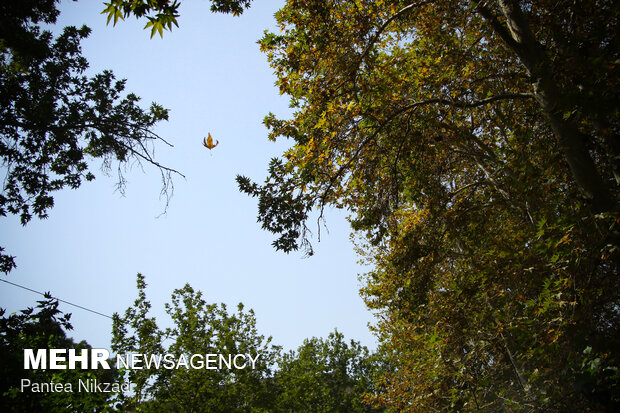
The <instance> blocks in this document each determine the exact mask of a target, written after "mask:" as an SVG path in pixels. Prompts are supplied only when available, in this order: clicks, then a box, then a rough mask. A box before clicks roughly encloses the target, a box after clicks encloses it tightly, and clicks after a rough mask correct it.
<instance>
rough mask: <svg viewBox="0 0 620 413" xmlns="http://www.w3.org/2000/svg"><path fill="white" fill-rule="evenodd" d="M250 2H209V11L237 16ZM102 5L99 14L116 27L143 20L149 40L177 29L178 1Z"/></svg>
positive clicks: (115, 1)
mask: <svg viewBox="0 0 620 413" xmlns="http://www.w3.org/2000/svg"><path fill="white" fill-rule="evenodd" d="M251 2H252V0H211V11H212V12H218V13H232V14H233V15H234V16H239V15H240V14H242V13H243V10H244V9H246V8H248V7H250V3H251ZM104 5H105V6H106V8H105V9H104V10H103V11H102V12H101V13H102V14H107V16H108V24H109V23H110V21H112V20H113V24H114V25H116V23H117V22H118V21H119V20H125V18H127V17H129V16H132V15H133V16H134V17H136V18H137V19H140V18H145V19H146V20H148V22H147V23H146V25H145V26H144V28H145V29H148V28H149V27H150V28H151V38H152V37H153V36H154V35H155V33H159V35H160V36H161V37H163V35H164V30H170V31H171V30H172V25H173V24H174V25H175V26H177V27H179V24H178V21H177V17H179V13H178V10H179V6H180V5H181V1H180V0H174V1H172V2H170V1H168V0H146V1H145V0H111V1H110V2H109V3H104Z"/></svg>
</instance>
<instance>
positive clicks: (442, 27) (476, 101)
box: [238, 0, 620, 411]
mask: <svg viewBox="0 0 620 413" xmlns="http://www.w3.org/2000/svg"><path fill="white" fill-rule="evenodd" d="M618 12H619V8H618V5H617V4H615V2H611V1H605V0H601V1H579V0H575V1H570V2H567V3H558V2H555V1H538V2H523V1H518V0H497V1H490V2H468V1H456V2H455V1H432V2H430V1H381V0H378V1H365V0H358V1H338V0H332V1H314V0H291V1H288V2H287V4H286V6H285V7H284V8H282V9H281V10H280V11H278V13H277V14H276V18H277V20H278V23H279V30H278V31H276V32H273V33H266V34H265V36H264V38H263V39H262V40H261V42H260V45H261V49H262V50H263V51H264V52H265V53H266V54H267V56H268V58H269V60H270V62H271V64H272V66H273V68H274V69H275V73H276V75H277V77H278V82H277V84H278V86H279V88H280V90H281V92H282V93H285V94H287V95H288V96H290V102H291V106H292V107H293V108H294V110H295V113H294V115H293V117H292V118H291V119H277V118H276V117H275V116H274V115H269V116H267V117H266V119H265V124H266V125H267V127H268V128H269V129H270V136H269V137H270V139H277V138H279V137H284V138H287V139H290V140H291V144H292V146H291V148H290V149H289V150H288V151H286V152H285V153H284V155H283V157H282V158H281V159H280V160H278V161H272V163H271V166H270V169H269V175H268V177H267V179H266V181H265V183H264V184H263V185H258V184H255V183H252V182H251V181H249V180H248V179H247V178H243V177H241V178H239V179H238V182H239V183H240V189H241V190H242V191H244V192H247V193H249V194H251V195H252V196H257V197H258V198H259V216H258V219H259V221H260V222H262V224H263V228H265V229H268V230H270V231H272V232H274V233H275V234H277V236H279V238H278V240H277V241H276V242H275V243H274V245H275V246H276V247H277V248H279V249H283V250H285V251H289V250H291V249H295V248H297V247H301V246H302V245H308V239H307V238H306V232H304V231H299V230H297V229H298V228H304V227H305V225H306V222H307V220H308V216H309V212H310V210H311V209H312V208H317V209H318V211H319V215H320V216H322V214H323V209H324V208H325V207H326V206H334V207H337V208H346V209H347V210H348V211H350V213H351V215H350V221H351V225H352V228H353V230H354V231H355V235H356V238H357V240H358V245H359V252H360V255H361V256H362V259H363V260H365V261H366V262H367V263H369V264H371V265H372V266H373V267H374V269H373V270H372V271H371V272H369V273H368V274H367V275H366V277H365V279H366V286H365V288H364V289H363V291H362V293H363V295H364V297H365V299H366V301H367V303H368V305H369V307H370V308H372V309H375V310H377V311H379V312H380V314H381V317H380V321H379V323H378V325H377V331H378V334H379V336H380V338H381V339H382V340H383V342H384V343H385V345H386V348H387V349H388V352H389V354H390V355H391V361H392V363H393V365H395V366H397V368H396V369H394V370H393V371H391V372H388V373H387V374H385V375H384V377H383V379H382V380H381V381H380V383H379V388H380V389H381V392H380V393H378V396H377V397H376V398H375V401H376V402H377V403H379V404H380V405H382V406H385V407H389V408H393V409H395V410H398V411H426V410H442V411H479V410H485V411H504V410H510V411H540V410H544V411H567V410H575V409H577V410H584V411H585V410H588V409H590V410H604V409H608V410H610V411H613V410H614V409H616V408H617V406H618V404H619V403H620V395H619V391H618V390H619V389H618V385H619V384H620V375H619V374H618V368H619V367H620V355H619V354H618V351H617V348H618V346H617V344H618V342H619V339H620V330H619V328H620V325H619V321H620V320H619V318H620V312H619V311H618V309H619V308H620V300H619V296H618V294H617V291H618V260H619V258H620V256H619V249H618V240H619V235H620V234H619V229H618V222H619V221H618V213H617V207H618V194H619V192H618V191H619V186H618V185H619V182H620V175H619V174H618V170H619V169H618V166H619V165H620V164H619V163H618V161H619V159H620V158H619V157H618V154H619V153H618V147H617V145H618V142H620V141H619V140H618V132H619V129H620V128H619V127H620V117H619V114H620V107H619V105H618V102H620V99H618V96H620V89H619V87H618V86H619V85H618V78H619V77H618V70H620V66H618V59H619V57H620V56H618V51H619V50H620V47H618V46H619V45H618V36H617V32H618V23H619V20H618ZM276 166H277V167H276ZM292 200H294V202H291V201H292ZM282 211H286V212H282ZM293 211H303V214H295V213H294V212H293ZM274 223H276V224H279V225H274ZM291 229H293V230H297V232H292V231H291ZM292 234H295V235H299V238H298V239H297V241H296V242H293V241H292V240H291V235H292ZM595 360H596V361H595Z"/></svg>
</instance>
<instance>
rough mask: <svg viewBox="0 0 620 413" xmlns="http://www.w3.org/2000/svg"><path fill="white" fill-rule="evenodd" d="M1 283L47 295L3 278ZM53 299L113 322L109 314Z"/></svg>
mask: <svg viewBox="0 0 620 413" xmlns="http://www.w3.org/2000/svg"><path fill="white" fill-rule="evenodd" d="M0 281H2V282H5V283H7V284H11V285H14V286H15V287H19V288H23V289H24V290H28V291H32V292H33V293H37V294H40V295H42V296H45V294H44V293H42V292H40V291H37V290H33V289H32V288H28V287H24V286H23V285H19V284H16V283H13V282H11V281H7V280H4V279H2V278H0ZM52 298H54V299H56V300H58V301H60V302H63V303H65V304H69V305H72V306H74V307H77V308H80V309H82V310H86V311H90V312H91V313H95V314H97V315H100V316H102V317H107V318H109V319H110V320H112V317H110V316H109V315H107V314H103V313H100V312H99V311H95V310H91V309H90V308H86V307H82V306H81V305H77V304H73V303H70V302H69V301H65V300H61V299H60V298H58V297H52Z"/></svg>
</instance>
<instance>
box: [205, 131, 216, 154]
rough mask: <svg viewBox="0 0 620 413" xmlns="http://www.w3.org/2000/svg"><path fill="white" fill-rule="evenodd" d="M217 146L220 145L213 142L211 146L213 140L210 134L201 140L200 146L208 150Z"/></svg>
mask: <svg viewBox="0 0 620 413" xmlns="http://www.w3.org/2000/svg"><path fill="white" fill-rule="evenodd" d="M219 144H220V141H215V145H214V144H213V138H212V137H211V134H210V133H209V134H208V136H207V137H206V138H204V139H203V140H202V145H203V146H204V147H205V148H207V149H209V150H211V149H213V148H215V147H216V146H217V145H219Z"/></svg>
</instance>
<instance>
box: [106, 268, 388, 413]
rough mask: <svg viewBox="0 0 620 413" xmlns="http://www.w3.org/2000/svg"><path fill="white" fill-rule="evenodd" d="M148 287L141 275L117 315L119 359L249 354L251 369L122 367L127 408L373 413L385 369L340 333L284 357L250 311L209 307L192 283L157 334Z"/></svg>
mask: <svg viewBox="0 0 620 413" xmlns="http://www.w3.org/2000/svg"><path fill="white" fill-rule="evenodd" d="M150 307H151V305H150V302H149V301H148V300H147V298H146V282H145V279H144V277H143V276H142V275H140V274H139V275H138V299H137V300H136V301H135V303H134V305H133V306H132V307H130V308H128V309H127V311H126V312H125V314H124V316H122V317H121V316H119V315H118V314H116V315H115V316H114V326H113V339H112V348H113V350H114V351H115V352H117V353H118V354H127V353H138V354H155V355H156V354H174V355H175V356H176V357H179V356H180V355H182V354H183V355H193V354H200V355H204V354H222V355H224V356H226V355H228V354H231V355H236V354H251V355H252V357H257V362H256V365H255V368H254V369H251V368H246V369H235V368H233V369H228V368H227V367H225V366H224V367H223V368H222V369H213V370H210V369H191V368H190V369H186V368H183V367H181V368H179V369H163V368H160V369H155V368H150V369H147V368H145V369H141V370H126V371H124V372H123V374H124V376H125V379H126V380H129V381H130V382H131V383H133V384H134V385H135V388H134V390H135V391H134V393H133V394H130V395H123V396H122V397H121V399H122V402H121V404H122V408H123V409H124V410H125V411H127V410H131V409H136V410H139V411H153V412H163V411H175V412H196V411H199V412H250V411H251V412H292V411H294V412H298V411H308V412H371V411H376V410H375V409H374V408H372V407H370V406H369V405H367V404H366V403H365V395H366V394H370V393H373V392H375V387H374V384H373V377H374V376H375V375H376V374H377V372H378V371H379V369H380V368H383V367H384V364H382V363H381V359H380V356H379V355H378V354H370V353H369V351H368V349H366V348H365V347H363V346H361V345H360V344H359V343H357V342H355V341H353V340H351V342H350V343H347V342H346V341H345V340H344V337H343V335H342V334H340V333H339V332H338V331H335V332H334V333H332V334H330V335H329V337H328V338H327V339H317V338H312V339H309V340H306V341H304V343H303V344H302V345H301V346H300V347H299V349H298V350H297V351H290V352H288V353H285V354H281V348H280V347H279V346H275V345H273V344H271V337H269V338H265V337H264V336H262V335H259V334H258V332H257V328H256V317H255V315H254V312H253V311H252V310H248V311H246V310H244V307H243V305H242V304H239V306H238V308H237V311H236V312H234V313H229V312H228V310H227V308H226V306H225V305H224V304H219V305H218V304H209V303H207V302H205V300H204V299H203V298H202V293H201V292H199V291H195V290H194V289H193V288H192V287H191V286H189V285H185V286H184V287H183V288H181V289H178V290H175V291H174V292H173V294H172V299H171V302H170V303H169V304H166V311H167V313H168V315H169V316H170V317H171V319H172V327H169V328H167V329H164V330H161V329H160V328H159V327H158V326H157V323H156V320H155V319H154V318H153V317H150V316H149V309H150Z"/></svg>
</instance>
